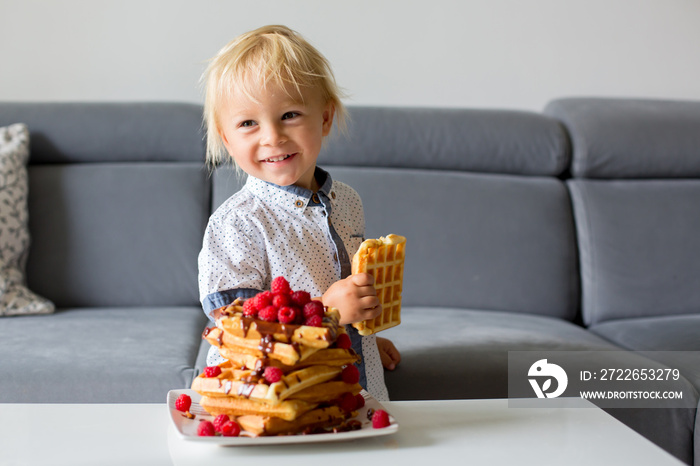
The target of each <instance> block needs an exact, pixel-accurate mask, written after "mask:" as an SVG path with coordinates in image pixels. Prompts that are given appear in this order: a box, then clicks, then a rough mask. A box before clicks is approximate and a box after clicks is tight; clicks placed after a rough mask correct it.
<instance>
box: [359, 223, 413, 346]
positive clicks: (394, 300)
mask: <svg viewBox="0 0 700 466" xmlns="http://www.w3.org/2000/svg"><path fill="white" fill-rule="evenodd" d="M405 257H406V238H405V237H403V236H399V235H387V236H382V237H381V238H379V239H368V240H365V241H363V242H362V244H361V245H360V249H358V251H357V252H356V253H355V255H354V256H353V259H352V273H353V274H356V273H368V274H370V275H372V276H374V288H375V289H376V290H377V297H378V298H379V302H380V303H381V305H382V313H381V314H380V315H379V316H377V317H376V318H374V319H371V320H365V321H363V322H358V323H355V324H353V326H354V327H355V328H356V329H357V331H358V333H359V334H360V335H371V334H373V333H377V332H380V331H382V330H386V329H388V328H391V327H395V326H396V325H399V324H400V323H401V292H402V290H403V268H404V260H405Z"/></svg>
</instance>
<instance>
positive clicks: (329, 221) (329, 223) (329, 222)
mask: <svg viewBox="0 0 700 466" xmlns="http://www.w3.org/2000/svg"><path fill="white" fill-rule="evenodd" d="M330 225H331V218H330V217H328V226H330Z"/></svg>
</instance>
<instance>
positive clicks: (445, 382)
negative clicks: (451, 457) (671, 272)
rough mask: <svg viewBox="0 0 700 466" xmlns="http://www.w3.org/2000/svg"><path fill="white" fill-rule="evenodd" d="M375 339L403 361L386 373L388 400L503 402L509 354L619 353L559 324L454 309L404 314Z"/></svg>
mask: <svg viewBox="0 0 700 466" xmlns="http://www.w3.org/2000/svg"><path fill="white" fill-rule="evenodd" d="M380 336H382V337H386V338H388V339H390V340H392V341H393V342H394V344H395V345H396V347H397V348H398V349H399V351H400V352H401V357H402V360H401V364H400V365H399V366H398V367H397V368H396V370H394V371H393V372H386V382H387V387H388V388H389V396H390V398H391V399H392V400H430V399H462V398H507V397H508V351H540V350H543V351H575V350H594V351H614V350H617V349H619V348H617V347H615V346H614V345H612V344H611V343H609V342H607V341H605V340H603V339H602V338H599V337H597V336H596V335H593V334H591V333H590V332H586V331H585V330H584V329H583V328H581V327H579V326H577V325H575V324H572V323H571V322H567V321H564V320H561V319H555V318H550V317H543V316H535V315H527V314H520V313H509V312H496V311H479V310H464V309H453V308H452V309H451V308H429V307H407V308H404V309H403V310H402V316H401V325H399V326H398V327H394V328H392V329H389V330H387V331H385V332H382V333H381V334H380Z"/></svg>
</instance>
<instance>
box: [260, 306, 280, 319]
mask: <svg viewBox="0 0 700 466" xmlns="http://www.w3.org/2000/svg"><path fill="white" fill-rule="evenodd" d="M258 319H260V320H264V321H266V322H277V308H276V307H275V306H267V307H266V308H263V309H261V310H260V311H258Z"/></svg>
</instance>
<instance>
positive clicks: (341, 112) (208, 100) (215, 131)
mask: <svg viewBox="0 0 700 466" xmlns="http://www.w3.org/2000/svg"><path fill="white" fill-rule="evenodd" d="M202 83H203V85H204V124H205V128H206V132H207V163H208V164H209V165H210V166H212V167H213V166H215V165H218V164H219V163H221V162H223V161H225V160H232V157H228V156H227V152H226V148H225V147H224V144H223V141H222V139H221V136H220V131H221V126H220V122H219V113H220V110H221V103H222V100H223V98H226V97H227V96H229V95H231V92H232V91H233V89H234V87H235V88H236V89H237V90H239V91H241V92H243V93H244V94H245V95H246V96H247V97H249V98H251V99H252V98H253V95H254V93H255V91H256V90H259V89H261V88H263V89H264V88H265V86H266V85H267V84H268V83H273V84H280V85H283V86H285V87H286V86H287V85H292V86H293V87H294V88H295V89H296V90H297V91H299V93H300V91H301V88H316V89H318V90H319V92H320V93H321V97H322V98H323V99H324V102H325V103H331V104H332V105H333V107H334V108H335V119H336V122H337V124H338V126H339V128H341V129H343V128H344V125H345V119H346V116H347V111H346V110H345V106H344V105H343V103H342V102H341V100H340V99H341V97H343V96H344V95H343V93H342V91H341V90H340V88H339V87H338V85H337V84H336V82H335V77H334V75H333V71H332V69H331V66H330V63H329V62H328V60H326V58H325V57H324V56H323V55H322V54H321V53H320V52H319V51H318V50H316V49H315V48H314V47H313V46H312V45H311V44H309V43H308V42H307V41H306V40H305V39H304V38H303V37H301V35H299V34H298V33H296V32H295V31H293V30H291V29H289V28H288V27H286V26H264V27H261V28H259V29H256V30H254V31H250V32H247V33H245V34H242V35H240V36H238V37H237V38H235V39H234V40H232V41H231V42H229V43H228V44H226V46H224V47H223V48H222V49H221V50H220V51H219V53H217V54H216V56H214V57H213V58H212V59H211V60H210V62H209V66H208V67H207V69H206V71H205V72H204V74H203V75H202Z"/></svg>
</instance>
